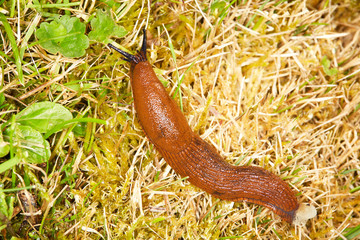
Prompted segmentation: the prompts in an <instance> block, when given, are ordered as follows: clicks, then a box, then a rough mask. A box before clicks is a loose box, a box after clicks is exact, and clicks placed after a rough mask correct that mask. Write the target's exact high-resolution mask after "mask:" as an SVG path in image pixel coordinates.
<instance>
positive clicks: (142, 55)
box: [108, 28, 147, 68]
mask: <svg viewBox="0 0 360 240" xmlns="http://www.w3.org/2000/svg"><path fill="white" fill-rule="evenodd" d="M143 34H144V36H143V43H142V46H141V51H138V52H137V54H136V55H132V54H130V53H127V52H124V51H123V50H121V49H118V48H117V47H115V46H114V45H112V44H110V43H109V44H108V46H109V47H111V48H112V49H115V50H116V51H117V52H119V53H121V54H122V55H123V56H124V57H123V58H122V59H123V60H125V61H127V62H129V63H131V67H132V68H134V66H135V65H136V64H138V63H139V62H146V61H147V59H146V29H145V28H144V29H143Z"/></svg>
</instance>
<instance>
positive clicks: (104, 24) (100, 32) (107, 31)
mask: <svg viewBox="0 0 360 240" xmlns="http://www.w3.org/2000/svg"><path fill="white" fill-rule="evenodd" d="M90 23H91V28H92V31H91V32H90V33H89V38H90V39H91V40H95V41H99V42H105V40H107V39H108V38H109V37H111V36H116V37H123V36H125V35H126V34H127V31H126V30H125V28H124V27H120V26H117V25H116V24H115V22H114V20H113V19H112V18H111V16H110V15H109V14H108V12H103V11H101V10H97V12H96V17H95V18H93V19H92V20H91V22H90Z"/></svg>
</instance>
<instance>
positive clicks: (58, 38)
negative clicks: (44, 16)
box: [36, 15, 89, 57]
mask: <svg viewBox="0 0 360 240" xmlns="http://www.w3.org/2000/svg"><path fill="white" fill-rule="evenodd" d="M85 29H86V26H85V24H84V23H82V22H80V20H79V19H78V18H76V17H70V16H67V15H65V16H62V17H61V18H59V19H55V20H54V21H52V22H50V23H47V22H44V23H41V24H40V28H39V29H38V30H37V31H36V37H37V38H38V39H39V42H40V45H41V46H42V47H43V48H45V49H46V50H47V51H49V52H50V53H53V54H55V53H57V52H60V53H61V54H62V55H64V56H65V57H81V56H83V55H84V54H85V49H86V48H88V47H89V39H88V37H87V36H86V35H85V34H84V33H85Z"/></svg>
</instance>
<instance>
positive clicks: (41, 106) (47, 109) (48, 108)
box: [15, 102, 73, 133]
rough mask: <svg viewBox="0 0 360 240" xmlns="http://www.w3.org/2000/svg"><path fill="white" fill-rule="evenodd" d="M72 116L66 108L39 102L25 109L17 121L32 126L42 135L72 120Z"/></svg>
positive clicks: (18, 115) (17, 116)
mask: <svg viewBox="0 0 360 240" xmlns="http://www.w3.org/2000/svg"><path fill="white" fill-rule="evenodd" d="M72 118H73V117H72V114H71V112H70V111H69V110H68V109H66V108H65V107H64V106H62V105H61V104H58V103H53V102H39V103H34V104H33V105H31V106H29V107H27V108H25V109H24V110H22V111H21V112H20V113H19V114H17V115H16V118H15V119H16V121H17V122H18V123H21V124H23V125H27V126H31V127H33V128H34V129H36V130H37V131H39V132H41V133H46V132H48V131H49V130H50V129H53V128H54V127H56V126H59V125H61V124H62V123H63V122H65V121H68V120H71V119H72Z"/></svg>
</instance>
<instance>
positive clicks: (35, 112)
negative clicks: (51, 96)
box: [0, 102, 73, 173]
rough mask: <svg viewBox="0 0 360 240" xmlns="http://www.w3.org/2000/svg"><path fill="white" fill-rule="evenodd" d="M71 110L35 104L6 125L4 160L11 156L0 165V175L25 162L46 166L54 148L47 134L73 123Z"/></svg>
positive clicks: (0, 149)
mask: <svg viewBox="0 0 360 240" xmlns="http://www.w3.org/2000/svg"><path fill="white" fill-rule="evenodd" d="M72 118H73V117H72V114H71V113H70V111H69V110H67V109H66V108H65V107H63V106H62V105H60V104H58V103H53V102H39V103H35V104H33V105H31V106H29V107H27V108H25V109H24V110H22V111H21V112H20V113H18V114H17V115H15V116H13V117H12V119H11V120H10V121H8V122H6V123H4V124H3V125H2V127H1V128H2V129H4V132H3V137H2V138H1V139H0V152H1V154H2V157H4V156H6V155H8V154H9V153H10V159H9V160H8V161H5V162H4V163H2V164H0V173H1V172H4V171H6V170H8V169H10V168H12V167H13V166H15V165H16V164H18V163H20V162H21V161H24V162H28V163H35V164H38V163H43V162H47V161H48V160H49V158H50V145H49V142H48V141H47V140H46V138H44V136H43V135H42V133H47V132H49V131H51V130H52V129H53V128H56V127H58V126H59V125H61V124H63V123H64V122H66V121H69V120H71V119H72Z"/></svg>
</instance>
